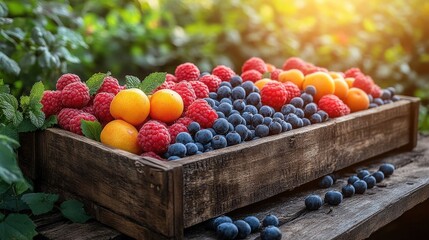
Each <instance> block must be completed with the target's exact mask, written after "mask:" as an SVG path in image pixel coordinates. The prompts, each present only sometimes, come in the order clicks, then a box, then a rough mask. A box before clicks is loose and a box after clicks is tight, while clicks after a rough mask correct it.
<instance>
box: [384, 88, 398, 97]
mask: <svg viewBox="0 0 429 240" xmlns="http://www.w3.org/2000/svg"><path fill="white" fill-rule="evenodd" d="M386 90H387V91H389V92H390V95H391V96H394V95H395V94H396V89H395V88H394V87H388V88H386Z"/></svg>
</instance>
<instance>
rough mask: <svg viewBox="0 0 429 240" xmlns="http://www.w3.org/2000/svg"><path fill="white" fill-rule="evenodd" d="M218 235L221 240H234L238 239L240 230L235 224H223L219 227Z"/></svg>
mask: <svg viewBox="0 0 429 240" xmlns="http://www.w3.org/2000/svg"><path fill="white" fill-rule="evenodd" d="M216 235H217V239H220V240H232V239H235V238H236V237H237V235H238V228H237V226H235V225H234V224H233V223H229V222H226V223H222V224H220V225H219V226H218V227H217V230H216Z"/></svg>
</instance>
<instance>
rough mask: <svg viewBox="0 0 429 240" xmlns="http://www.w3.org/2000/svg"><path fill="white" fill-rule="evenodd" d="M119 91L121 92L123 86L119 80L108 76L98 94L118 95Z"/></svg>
mask: <svg viewBox="0 0 429 240" xmlns="http://www.w3.org/2000/svg"><path fill="white" fill-rule="evenodd" d="M119 91H121V86H120V85H119V82H118V79H116V78H114V77H111V76H108V77H105V78H104V80H103V83H102V84H101V86H100V88H99V89H98V91H97V93H101V92H107V93H112V94H114V95H116V94H118V92H119Z"/></svg>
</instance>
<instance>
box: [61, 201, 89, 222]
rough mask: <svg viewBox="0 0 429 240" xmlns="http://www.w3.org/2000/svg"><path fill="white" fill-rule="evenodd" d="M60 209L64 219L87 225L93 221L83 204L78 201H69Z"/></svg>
mask: <svg viewBox="0 0 429 240" xmlns="http://www.w3.org/2000/svg"><path fill="white" fill-rule="evenodd" d="M60 209H61V213H62V214H63V215H64V217H66V218H68V219H70V220H71V221H73V222H77V223H85V222H86V221H88V220H89V219H91V217H90V216H88V215H87V214H86V213H85V209H83V204H82V203H81V202H79V201H76V200H67V201H65V202H63V203H62V204H61V206H60Z"/></svg>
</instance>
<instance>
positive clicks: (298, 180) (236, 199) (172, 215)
mask: <svg viewBox="0 0 429 240" xmlns="http://www.w3.org/2000/svg"><path fill="white" fill-rule="evenodd" d="M418 107H419V100H418V99H416V98H409V97H404V98H403V99H402V100H400V101H398V102H395V103H392V104H388V105H384V106H381V107H378V108H374V109H369V110H366V111H361V112H357V113H353V114H350V115H347V116H344V117H340V118H336V119H333V120H329V121H328V122H326V123H322V124H315V125H311V126H307V127H304V128H301V129H296V130H292V131H289V132H286V133H282V134H279V135H275V136H270V137H266V138H262V139H258V140H255V141H251V142H247V143H243V144H239V145H236V146H232V147H228V148H224V149H220V150H216V151H212V152H208V153H204V154H201V155H195V156H191V157H187V158H185V159H183V160H180V161H172V162H165V161H159V160H156V159H151V158H142V157H139V156H137V155H134V154H131V153H128V152H125V151H121V150H114V149H112V148H109V147H107V146H105V145H103V144H101V143H99V142H95V141H92V140H90V139H87V138H85V137H82V136H78V135H76V134H73V133H70V132H67V131H64V130H61V129H57V128H51V129H47V130H45V131H43V132H37V133H33V134H26V135H24V136H23V138H22V143H23V146H22V148H21V152H20V156H19V159H20V163H21V165H22V168H23V170H24V172H25V174H26V175H27V176H29V177H30V178H31V179H33V180H34V181H35V184H36V186H37V188H38V189H40V190H43V191H49V192H56V193H60V194H62V196H65V197H69V196H74V197H77V198H79V199H81V200H82V201H83V202H84V203H85V204H86V207H87V210H88V211H89V212H90V213H92V214H93V216H95V218H96V219H97V220H99V221H100V222H102V223H105V224H106V225H109V226H111V227H113V228H115V229H117V230H119V231H121V232H123V233H125V234H127V235H129V236H131V237H134V238H137V239H180V238H182V237H183V229H184V228H186V227H190V226H192V225H195V224H197V223H200V222H203V221H205V220H207V219H210V218H212V217H215V216H218V215H220V214H223V213H227V212H230V211H232V210H234V209H237V208H240V207H243V206H246V205H249V204H252V203H255V202H258V201H260V200H263V199H266V198H269V197H271V196H274V195H276V194H278V193H281V192H284V191H286V190H290V189H293V188H295V187H297V186H299V185H302V184H304V183H307V182H309V181H312V180H314V179H317V178H319V177H321V176H324V175H326V174H329V173H332V172H334V171H336V170H339V169H342V168H345V167H347V166H350V165H352V164H355V163H357V162H360V161H363V160H366V159H369V158H371V157H373V156H376V155H379V154H381V153H384V152H387V151H390V150H393V149H396V148H400V147H404V148H408V149H411V148H414V147H415V146H416V143H417V120H418Z"/></svg>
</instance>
